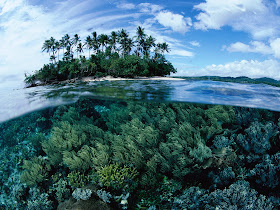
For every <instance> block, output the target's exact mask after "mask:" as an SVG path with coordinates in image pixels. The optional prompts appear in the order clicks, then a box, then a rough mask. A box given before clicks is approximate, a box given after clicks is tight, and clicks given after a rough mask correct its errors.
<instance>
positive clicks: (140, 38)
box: [136, 26, 147, 56]
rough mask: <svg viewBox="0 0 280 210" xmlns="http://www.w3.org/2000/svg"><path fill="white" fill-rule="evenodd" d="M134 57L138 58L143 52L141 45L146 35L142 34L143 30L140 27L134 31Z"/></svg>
mask: <svg viewBox="0 0 280 210" xmlns="http://www.w3.org/2000/svg"><path fill="white" fill-rule="evenodd" d="M136 35H137V36H136V42H137V45H136V55H137V56H140V53H141V52H143V44H144V40H145V39H146V36H147V35H146V34H145V32H144V28H141V26H138V28H137V30H136Z"/></svg>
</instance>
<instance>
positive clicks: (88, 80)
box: [81, 76, 184, 82]
mask: <svg viewBox="0 0 280 210" xmlns="http://www.w3.org/2000/svg"><path fill="white" fill-rule="evenodd" d="M81 80H82V81H83V82H93V81H118V80H184V79H183V78H174V77H135V78H121V77H112V76H106V77H100V78H94V77H83V78H82V79H81Z"/></svg>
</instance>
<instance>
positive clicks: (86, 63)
mask: <svg viewBox="0 0 280 210" xmlns="http://www.w3.org/2000/svg"><path fill="white" fill-rule="evenodd" d="M61 50H62V52H63V53H62V56H59V55H60V51H61ZM85 51H86V52H85ZM87 51H88V56H86V54H87ZM169 51H170V49H169V46H168V44H167V43H166V42H164V43H156V39H155V38H154V37H152V36H148V35H147V34H145V30H144V28H142V27H140V26H139V27H138V28H137V30H136V36H135V37H130V36H129V33H128V32H127V31H126V30H125V29H121V30H119V31H117V32H116V31H112V32H111V34H110V35H107V34H100V35H98V34H97V33H96V32H92V33H91V35H88V36H87V37H86V38H85V40H84V42H83V41H82V40H81V37H80V36H79V35H78V34H75V35H74V37H73V38H71V37H70V36H69V35H68V34H66V35H64V36H63V37H62V38H61V39H60V40H56V39H55V38H53V37H51V38H50V39H49V40H45V42H44V43H43V46H42V52H46V53H48V54H49V56H50V63H49V64H45V65H44V66H43V67H42V68H41V69H39V70H36V71H35V72H34V74H31V75H27V74H26V75H25V83H26V84H28V85H30V86H34V85H35V84H36V83H37V82H39V83H40V84H50V83H53V82H57V81H63V80H67V79H73V78H79V77H85V76H96V77H102V76H108V75H110V76H113V77H130V78H133V77H136V76H148V77H150V76H165V75H170V73H175V72H176V69H175V68H174V67H173V65H172V64H171V63H170V62H169V61H167V60H166V58H165V56H164V53H165V52H169ZM75 52H76V53H75Z"/></svg>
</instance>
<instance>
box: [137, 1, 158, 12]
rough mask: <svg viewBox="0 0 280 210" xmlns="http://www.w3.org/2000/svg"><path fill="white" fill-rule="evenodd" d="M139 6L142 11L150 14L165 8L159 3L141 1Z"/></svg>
mask: <svg viewBox="0 0 280 210" xmlns="http://www.w3.org/2000/svg"><path fill="white" fill-rule="evenodd" d="M138 7H139V8H140V12H144V13H149V14H153V13H155V12H159V11H160V10H162V9H163V7H162V6H160V5H157V4H151V3H141V4H139V5H138Z"/></svg>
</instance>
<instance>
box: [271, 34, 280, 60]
mask: <svg viewBox="0 0 280 210" xmlns="http://www.w3.org/2000/svg"><path fill="white" fill-rule="evenodd" d="M270 46H271V49H272V50H273V53H274V56H275V57H276V58H280V38H277V39H274V40H272V41H271V42H270Z"/></svg>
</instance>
